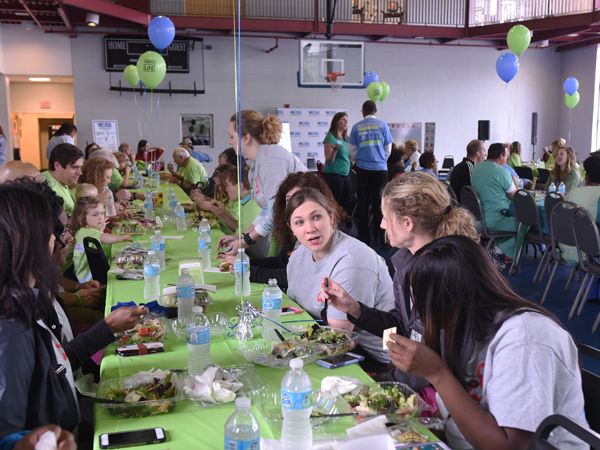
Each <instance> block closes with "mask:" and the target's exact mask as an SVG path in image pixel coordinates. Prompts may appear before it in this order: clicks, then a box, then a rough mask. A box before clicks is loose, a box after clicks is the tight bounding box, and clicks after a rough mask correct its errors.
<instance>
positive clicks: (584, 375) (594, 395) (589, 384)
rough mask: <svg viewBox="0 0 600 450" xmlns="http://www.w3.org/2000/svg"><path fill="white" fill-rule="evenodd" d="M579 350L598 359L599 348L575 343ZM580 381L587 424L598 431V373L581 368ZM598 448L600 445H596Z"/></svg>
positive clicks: (599, 380)
mask: <svg viewBox="0 0 600 450" xmlns="http://www.w3.org/2000/svg"><path fill="white" fill-rule="evenodd" d="M577 348H579V351H580V352H581V353H582V354H584V355H587V356H590V357H592V358H595V359H597V360H598V361H600V350H598V349H597V348H594V347H590V346H589V345H585V344H577ZM581 381H582V387H583V398H584V400H585V418H586V419H587V421H588V425H589V426H590V428H591V429H592V430H594V431H595V432H596V433H600V409H599V408H598V405H600V389H599V388H598V387H599V386H600V375H596V374H595V373H592V372H590V371H589V370H586V369H581ZM598 448H600V447H598Z"/></svg>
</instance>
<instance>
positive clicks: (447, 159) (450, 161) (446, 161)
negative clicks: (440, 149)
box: [442, 155, 454, 169]
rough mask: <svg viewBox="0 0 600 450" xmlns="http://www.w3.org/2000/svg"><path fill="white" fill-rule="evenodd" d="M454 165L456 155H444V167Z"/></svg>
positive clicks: (449, 167)
mask: <svg viewBox="0 0 600 450" xmlns="http://www.w3.org/2000/svg"><path fill="white" fill-rule="evenodd" d="M453 167H454V156H452V155H446V156H444V162H442V169H451V168H453Z"/></svg>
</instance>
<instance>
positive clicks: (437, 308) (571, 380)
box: [387, 236, 589, 450]
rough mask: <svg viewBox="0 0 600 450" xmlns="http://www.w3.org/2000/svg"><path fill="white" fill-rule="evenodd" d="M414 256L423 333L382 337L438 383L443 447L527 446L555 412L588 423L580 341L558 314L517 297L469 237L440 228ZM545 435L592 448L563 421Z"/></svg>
mask: <svg viewBox="0 0 600 450" xmlns="http://www.w3.org/2000/svg"><path fill="white" fill-rule="evenodd" d="M416 256H417V258H416V261H415V263H414V265H413V267H412V269H411V271H410V274H409V275H408V276H407V277H406V280H405V282H406V283H407V284H409V285H410V287H411V289H412V296H413V301H414V308H415V309H416V311H417V312H418V314H419V316H420V317H421V323H422V324H423V336H422V339H421V340H420V342H418V341H416V340H410V339H408V338H407V337H404V336H401V335H398V334H392V335H391V336H390V337H391V341H389V342H388V343H387V346H388V347H389V349H390V357H391V359H392V362H393V363H394V364H395V365H396V366H397V367H398V368H399V369H401V370H403V371H406V372H408V373H410V374H412V375H416V376H419V377H423V378H425V379H426V380H427V381H429V382H430V383H431V385H432V386H433V387H434V388H435V390H436V391H437V395H436V397H437V403H438V407H439V412H440V413H441V416H442V419H443V420H444V423H445V425H446V431H445V435H446V436H445V437H446V442H447V443H448V446H449V447H450V448H452V449H454V450H466V449H474V448H476V449H480V450H492V449H493V450H509V449H510V450H517V449H519V450H526V449H527V448H529V446H530V441H531V438H532V436H533V434H534V432H535V431H536V429H537V428H538V426H539V425H540V424H541V423H542V421H543V420H544V419H545V418H547V417H548V416H551V415H553V414H560V415H562V416H565V417H567V418H568V419H569V420H572V421H573V422H575V423H577V424H579V425H581V426H582V427H584V428H586V429H589V427H588V425H587V423H586V421H585V419H584V415H583V414H584V397H583V391H582V387H581V384H582V381H581V367H580V365H579V358H580V357H579V354H578V351H577V345H576V344H575V341H574V340H573V338H572V336H571V335H570V334H569V332H568V331H567V330H566V329H565V328H564V327H563V326H562V325H561V323H560V322H559V320H558V319H557V318H556V317H555V316H554V315H552V314H551V313H549V312H548V311H547V310H545V309H544V308H542V307H541V306H539V305H537V304H535V303H532V302H529V301H527V300H525V299H523V298H521V297H519V296H518V295H517V294H516V293H515V292H514V290H513V289H512V287H511V286H510V284H509V283H508V282H507V280H506V279H505V278H504V277H503V276H502V274H500V273H499V272H498V270H496V268H495V266H494V264H493V263H492V261H491V259H490V258H489V256H488V255H486V253H485V250H483V249H482V248H481V247H480V246H479V245H478V244H477V243H475V242H474V241H473V240H472V239H469V238H468V237H465V236H447V237H443V238H441V239H438V240H436V241H434V242H432V243H430V244H428V245H427V246H425V247H423V248H422V249H421V250H419V252H417V255H416ZM465 286H468V289H465ZM548 441H549V442H550V443H551V444H552V445H553V447H554V448H560V449H582V450H583V449H587V448H589V446H588V445H587V444H585V443H584V442H583V441H581V440H579V439H578V438H577V437H575V436H573V435H572V434H571V433H569V432H568V431H566V430H563V429H559V428H557V429H555V430H554V431H553V432H552V434H551V436H550V437H549V438H548Z"/></svg>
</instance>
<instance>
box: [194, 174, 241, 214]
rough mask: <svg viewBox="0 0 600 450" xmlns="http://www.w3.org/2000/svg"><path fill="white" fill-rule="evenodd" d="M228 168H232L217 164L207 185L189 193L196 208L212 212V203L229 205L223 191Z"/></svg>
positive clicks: (225, 193) (225, 192)
mask: <svg viewBox="0 0 600 450" xmlns="http://www.w3.org/2000/svg"><path fill="white" fill-rule="evenodd" d="M230 167H234V166H232V165H231V164H227V163H226V164H219V165H218V166H217V168H216V169H215V171H214V172H213V175H212V177H210V179H209V181H208V183H207V184H206V185H205V186H204V187H202V189H200V188H197V189H194V190H193V191H192V192H190V198H191V199H192V200H194V202H195V203H196V206H198V208H200V209H202V210H204V211H212V209H211V208H212V206H211V204H212V202H213V201H217V202H220V203H222V204H223V206H228V205H229V203H230V202H229V197H228V196H227V191H226V190H225V186H226V183H225V172H227V170H229V168H230Z"/></svg>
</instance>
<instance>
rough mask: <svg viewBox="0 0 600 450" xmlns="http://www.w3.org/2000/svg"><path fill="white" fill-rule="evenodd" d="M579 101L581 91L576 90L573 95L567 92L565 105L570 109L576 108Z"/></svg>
mask: <svg viewBox="0 0 600 450" xmlns="http://www.w3.org/2000/svg"><path fill="white" fill-rule="evenodd" d="M577 103H579V92H575V93H574V94H573V95H569V94H567V93H566V92H565V105H567V107H568V108H569V109H573V108H575V107H576V106H577Z"/></svg>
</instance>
